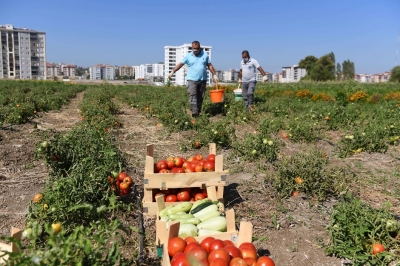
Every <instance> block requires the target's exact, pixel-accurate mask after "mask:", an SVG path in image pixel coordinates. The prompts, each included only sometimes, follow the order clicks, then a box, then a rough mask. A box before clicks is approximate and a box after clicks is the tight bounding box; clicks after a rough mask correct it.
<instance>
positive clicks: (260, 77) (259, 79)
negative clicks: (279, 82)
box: [256, 72, 274, 82]
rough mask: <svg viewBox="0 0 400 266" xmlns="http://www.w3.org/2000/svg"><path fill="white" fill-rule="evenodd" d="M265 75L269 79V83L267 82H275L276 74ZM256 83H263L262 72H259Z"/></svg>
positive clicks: (266, 73) (268, 73)
mask: <svg viewBox="0 0 400 266" xmlns="http://www.w3.org/2000/svg"><path fill="white" fill-rule="evenodd" d="M265 75H266V76H267V78H268V81H267V82H274V74H273V73H270V72H265ZM256 81H257V82H263V75H261V73H260V72H257V73H256Z"/></svg>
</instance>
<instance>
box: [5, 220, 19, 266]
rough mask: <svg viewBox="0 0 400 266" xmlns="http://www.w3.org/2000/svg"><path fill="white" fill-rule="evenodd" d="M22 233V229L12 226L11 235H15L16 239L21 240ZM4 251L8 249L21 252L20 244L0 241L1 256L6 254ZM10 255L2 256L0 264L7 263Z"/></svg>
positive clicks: (8, 250)
mask: <svg viewBox="0 0 400 266" xmlns="http://www.w3.org/2000/svg"><path fill="white" fill-rule="evenodd" d="M21 234H22V230H21V229H19V228H15V227H12V228H11V237H13V238H14V239H15V240H21ZM2 251H7V252H14V253H17V252H20V250H19V249H18V246H17V245H16V244H15V243H11V244H5V243H0V256H1V255H3V254H4V252H2ZM7 258H8V256H7V255H6V256H4V257H1V258H0V265H1V264H3V263H5V261H6V260H7Z"/></svg>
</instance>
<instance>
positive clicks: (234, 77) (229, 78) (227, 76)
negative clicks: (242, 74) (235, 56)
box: [221, 69, 239, 82]
mask: <svg viewBox="0 0 400 266" xmlns="http://www.w3.org/2000/svg"><path fill="white" fill-rule="evenodd" d="M221 80H222V81H224V82H236V81H238V80H239V71H237V70H234V69H229V70H225V71H224V73H223V78H222V79H221Z"/></svg>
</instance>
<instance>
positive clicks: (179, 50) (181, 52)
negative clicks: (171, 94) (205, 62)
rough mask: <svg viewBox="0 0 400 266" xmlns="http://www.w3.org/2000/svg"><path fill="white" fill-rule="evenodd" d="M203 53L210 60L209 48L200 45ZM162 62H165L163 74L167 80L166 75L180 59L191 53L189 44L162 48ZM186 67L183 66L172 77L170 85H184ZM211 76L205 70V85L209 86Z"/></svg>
mask: <svg viewBox="0 0 400 266" xmlns="http://www.w3.org/2000/svg"><path fill="white" fill-rule="evenodd" d="M201 48H202V49H203V51H205V52H206V53H207V54H208V56H209V58H210V60H211V49H212V47H211V46H205V45H201ZM164 51H165V53H164V55H165V57H164V59H165V60H164V62H165V73H164V79H165V80H168V74H169V73H170V72H171V71H172V70H173V69H174V67H175V66H176V65H177V64H178V63H179V62H181V61H182V59H183V58H184V57H185V55H187V54H188V53H190V52H191V51H192V45H191V44H183V45H181V46H165V47H164ZM187 71H188V69H187V65H185V66H183V67H182V68H181V69H180V70H179V71H177V72H176V73H175V74H174V75H173V76H172V80H171V82H172V83H175V84H176V85H186V75H187ZM211 80H212V75H211V73H210V71H209V70H207V84H209V85H210V84H211Z"/></svg>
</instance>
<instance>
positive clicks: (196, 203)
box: [190, 198, 211, 213]
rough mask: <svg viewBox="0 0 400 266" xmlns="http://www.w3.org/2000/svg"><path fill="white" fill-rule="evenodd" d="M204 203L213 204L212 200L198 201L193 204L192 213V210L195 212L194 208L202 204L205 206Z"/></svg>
mask: <svg viewBox="0 0 400 266" xmlns="http://www.w3.org/2000/svg"><path fill="white" fill-rule="evenodd" d="M204 202H211V200H210V199H209V198H206V199H202V200H196V201H195V202H194V203H193V206H192V208H191V209H190V213H192V210H193V209H194V208H196V207H197V206H199V205H200V204H203V203H204Z"/></svg>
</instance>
